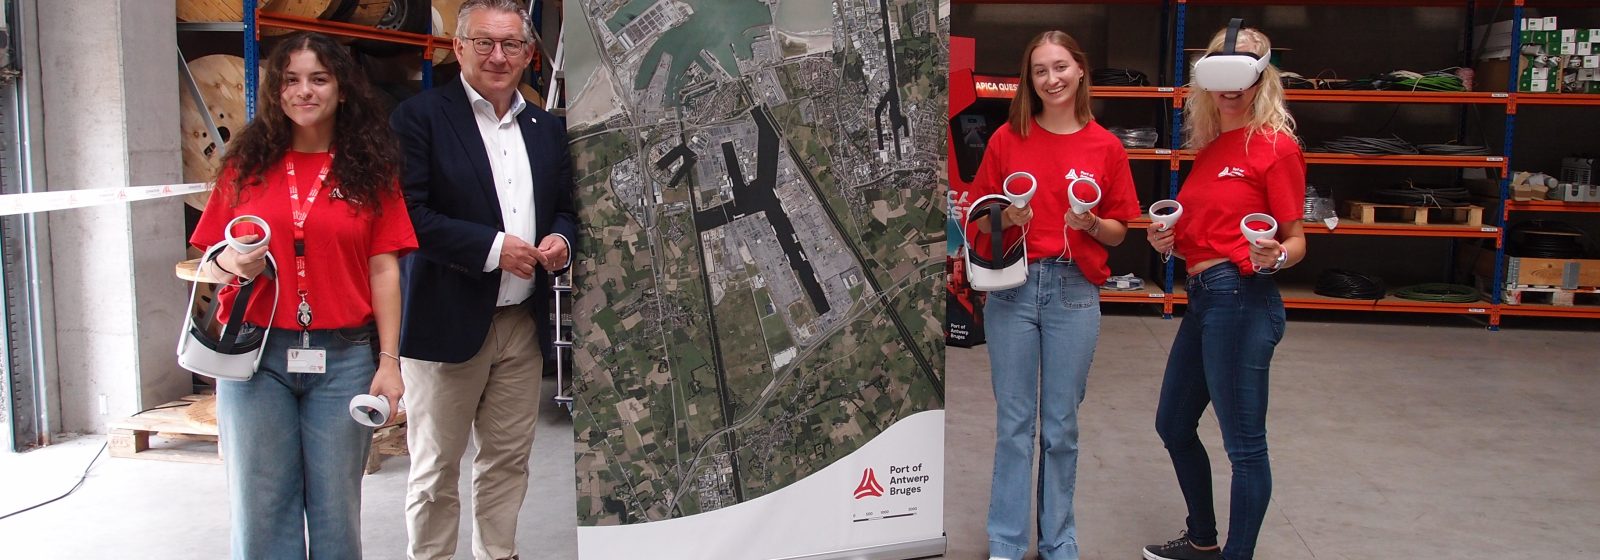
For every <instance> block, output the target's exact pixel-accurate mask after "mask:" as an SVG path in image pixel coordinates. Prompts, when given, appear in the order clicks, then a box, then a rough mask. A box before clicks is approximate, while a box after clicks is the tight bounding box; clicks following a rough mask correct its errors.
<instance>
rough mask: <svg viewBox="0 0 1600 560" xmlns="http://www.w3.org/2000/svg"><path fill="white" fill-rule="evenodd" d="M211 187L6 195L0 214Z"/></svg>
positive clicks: (84, 205)
mask: <svg viewBox="0 0 1600 560" xmlns="http://www.w3.org/2000/svg"><path fill="white" fill-rule="evenodd" d="M207 190H210V185H209V184H207V183H183V184H178V185H149V186H143V187H111V188H106V189H79V190H70V191H50V192H39V193H24V194H5V195H0V216H10V215H13V214H32V213H35V212H50V211H53V210H69V209H72V208H87V207H90V206H99V205H102V204H111V203H117V202H138V201H141V200H153V199H157V198H166V197H169V196H182V195H186V194H193V193H199V192H205V191H207Z"/></svg>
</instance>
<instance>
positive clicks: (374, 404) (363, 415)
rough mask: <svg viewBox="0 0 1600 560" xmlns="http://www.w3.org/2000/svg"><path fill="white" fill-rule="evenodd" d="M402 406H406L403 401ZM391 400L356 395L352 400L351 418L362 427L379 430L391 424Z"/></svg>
mask: <svg viewBox="0 0 1600 560" xmlns="http://www.w3.org/2000/svg"><path fill="white" fill-rule="evenodd" d="M400 402H401V406H402V407H404V406H405V401H404V400H402V401H400ZM391 412H393V411H391V410H389V399H387V398H384V397H380V396H377V395H356V396H355V398H353V399H350V417H351V418H354V419H355V421H356V422H357V423H359V424H361V425H362V426H366V427H369V428H377V427H379V426H382V425H384V424H388V423H389V414H390V413H391Z"/></svg>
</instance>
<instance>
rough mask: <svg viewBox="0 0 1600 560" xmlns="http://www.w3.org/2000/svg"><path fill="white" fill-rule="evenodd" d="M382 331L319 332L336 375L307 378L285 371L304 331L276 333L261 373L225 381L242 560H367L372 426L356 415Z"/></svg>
mask: <svg viewBox="0 0 1600 560" xmlns="http://www.w3.org/2000/svg"><path fill="white" fill-rule="evenodd" d="M374 333H375V331H374V329H373V328H372V327H361V328H354V329H342V330H314V331H311V345H312V346H315V347H319V348H323V349H326V350H327V351H328V372H327V373H321V374H309V373H287V372H286V371H285V369H286V367H285V366H286V364H285V362H286V360H287V355H286V353H287V351H288V349H289V347H290V346H296V345H299V344H300V332H299V331H297V330H291V329H273V331H272V334H270V335H268V337H267V342H266V350H265V352H266V353H265V354H264V355H263V356H262V358H261V367H260V368H259V369H257V370H256V374H255V376H254V377H252V378H250V380H249V381H219V382H218V383H217V424H218V426H217V427H218V429H219V432H220V435H221V444H222V454H223V463H224V467H226V469H227V473H228V497H229V502H230V507H229V513H230V514H231V515H232V518H233V520H232V521H233V524H232V530H233V537H232V548H233V557H234V558H235V559H240V560H243V559H249V560H263V559H265V560H277V559H287V558H292V559H297V560H305V559H306V558H307V553H308V552H309V557H310V558H316V559H317V560H335V559H345V558H349V559H358V558H361V477H362V475H363V474H364V469H365V466H366V460H367V449H368V448H369V447H371V446H372V428H368V427H366V426H362V425H361V424H358V423H356V421H355V420H354V419H352V418H350V412H349V407H350V399H351V397H354V396H356V395H359V394H362V393H366V392H367V391H368V390H369V389H370V388H371V385H372V376H373V374H374V373H375V372H376V370H377V362H376V360H374V359H373V358H374V355H375V353H376V347H375V346H374V344H375V342H374V338H376V336H375V334H374ZM308 533H309V535H308ZM308 536H309V539H308V538H307V537H308ZM308 544H309V550H308Z"/></svg>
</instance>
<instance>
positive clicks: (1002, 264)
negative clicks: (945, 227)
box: [961, 194, 1028, 292]
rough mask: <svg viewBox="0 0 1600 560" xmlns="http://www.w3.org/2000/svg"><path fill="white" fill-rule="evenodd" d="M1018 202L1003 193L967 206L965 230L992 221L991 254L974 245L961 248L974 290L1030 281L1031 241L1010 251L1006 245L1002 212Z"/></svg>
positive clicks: (985, 197)
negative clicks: (978, 252) (982, 252)
mask: <svg viewBox="0 0 1600 560" xmlns="http://www.w3.org/2000/svg"><path fill="white" fill-rule="evenodd" d="M1012 204H1014V203H1013V202H1012V201H1011V200H1010V198H1008V197H1007V196H1006V195H1003V194H991V195H984V196H982V197H979V198H978V200H977V201H974V202H973V203H972V206H970V207H968V208H967V217H966V219H965V220H963V221H962V225H961V229H962V230H963V231H966V230H968V229H969V228H971V227H972V224H973V222H975V221H977V220H983V219H987V220H989V252H988V256H983V255H979V254H975V253H976V251H974V250H973V247H972V246H971V245H970V244H965V245H963V246H962V248H961V252H962V254H963V255H964V257H963V258H965V260H966V263H967V283H968V284H970V285H971V286H972V289H974V290H979V291H984V292H992V291H995V290H1006V289H1011V288H1015V287H1017V286H1021V285H1022V284H1023V283H1024V282H1027V281H1028V242H1027V241H1026V240H1021V241H1018V242H1017V243H1016V244H1014V245H1012V246H1011V248H1010V250H1007V248H1006V247H1005V231H1004V228H1002V227H1001V223H1002V222H1001V221H1000V213H1001V212H1002V211H1004V210H1005V209H1006V208H1009V207H1010V206H1011V205H1012Z"/></svg>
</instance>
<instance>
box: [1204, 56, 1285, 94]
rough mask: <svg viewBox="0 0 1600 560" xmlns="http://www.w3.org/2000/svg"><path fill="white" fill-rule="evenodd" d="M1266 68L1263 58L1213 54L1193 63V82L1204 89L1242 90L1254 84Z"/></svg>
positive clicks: (1265, 61)
mask: <svg viewBox="0 0 1600 560" xmlns="http://www.w3.org/2000/svg"><path fill="white" fill-rule="evenodd" d="M1266 69H1267V60H1266V59H1265V58H1256V57H1253V56H1249V55H1243V54H1213V55H1210V56H1207V57H1205V58H1202V59H1200V61H1199V62H1196V63H1195V64H1194V83H1195V85H1196V86H1199V87H1200V89H1203V90H1206V91H1244V90H1247V89H1250V86H1253V85H1255V84H1256V81H1257V80H1259V79H1260V78H1261V73H1262V72H1263V71H1265V70H1266Z"/></svg>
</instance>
